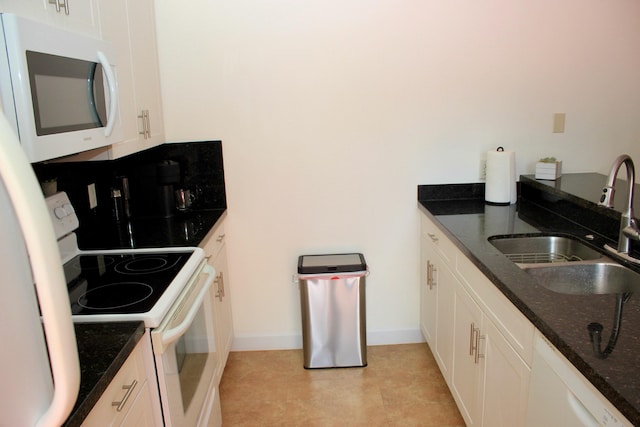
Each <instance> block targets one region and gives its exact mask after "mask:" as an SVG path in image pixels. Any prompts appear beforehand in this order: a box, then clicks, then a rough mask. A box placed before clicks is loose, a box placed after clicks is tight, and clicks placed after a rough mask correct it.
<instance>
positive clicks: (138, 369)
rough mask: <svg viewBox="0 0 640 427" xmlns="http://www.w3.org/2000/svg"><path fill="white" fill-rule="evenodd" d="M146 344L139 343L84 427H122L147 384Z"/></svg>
mask: <svg viewBox="0 0 640 427" xmlns="http://www.w3.org/2000/svg"><path fill="white" fill-rule="evenodd" d="M145 343H146V341H145V340H144V339H143V340H141V341H140V342H139V343H138V345H137V346H136V348H135V349H134V350H133V352H132V353H131V355H130V356H129V358H128V359H127V360H126V361H125V362H124V364H123V365H122V367H121V368H120V370H119V371H118V373H117V374H116V376H115V377H114V378H113V380H112V381H111V383H110V384H109V386H108V387H107V389H106V390H105V391H104V393H103V394H102V396H101V397H100V400H98V402H97V403H96V404H95V406H94V407H93V409H92V410H91V412H90V413H89V415H88V416H87V418H86V419H85V420H84V422H83V423H82V426H83V427H90V426H96V427H98V426H100V427H103V426H106V425H109V426H110V425H120V423H121V422H122V420H123V419H124V417H125V416H126V415H127V412H128V411H129V409H130V408H131V406H132V404H133V402H134V401H135V400H136V398H137V397H138V394H139V393H140V390H142V389H143V386H144V385H145V383H146V377H145V370H144V359H143V354H142V348H141V345H144V344H145ZM145 390H146V388H145ZM147 392H148V391H147ZM115 403H120V404H119V405H116V404H115Z"/></svg>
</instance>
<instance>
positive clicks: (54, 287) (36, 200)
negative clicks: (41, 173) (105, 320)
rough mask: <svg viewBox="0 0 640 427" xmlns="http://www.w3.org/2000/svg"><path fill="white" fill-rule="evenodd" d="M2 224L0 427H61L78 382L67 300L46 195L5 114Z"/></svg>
mask: <svg viewBox="0 0 640 427" xmlns="http://www.w3.org/2000/svg"><path fill="white" fill-rule="evenodd" d="M0 221H2V222H1V223H0V226H1V227H2V238H0V292H1V293H0V342H1V343H2V349H1V350H0V378H2V381H0V425H1V426H34V425H37V426H59V425H61V424H62V423H64V421H65V420H66V418H67V417H68V415H69V413H70V411H71V409H72V408H73V404H74V403H75V400H76V398H77V395H78V388H79V384H80V369H79V363H78V353H77V345H76V341H75V334H74V330H73V323H72V321H71V309H70V305H69V297H68V294H67V289H66V281H65V279H64V273H63V272H62V266H61V265H60V255H59V250H58V246H57V242H56V239H55V236H54V233H53V225H52V224H51V220H50V219H49V216H48V212H47V209H46V205H45V202H44V197H43V196H42V193H41V190H40V187H39V185H38V182H37V179H36V177H35V175H34V173H33V170H32V168H31V165H30V164H29V162H28V161H27V159H26V156H25V154H24V153H23V152H22V149H21V147H20V144H19V142H18V140H17V138H16V137H15V135H14V134H13V131H12V130H11V128H10V126H9V124H8V123H7V121H6V119H5V117H4V116H3V115H2V114H0ZM34 284H35V287H34ZM54 384H55V387H54V386H53V385H54Z"/></svg>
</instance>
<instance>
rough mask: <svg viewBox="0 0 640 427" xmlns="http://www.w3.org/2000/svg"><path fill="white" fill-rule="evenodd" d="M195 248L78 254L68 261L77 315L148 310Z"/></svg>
mask: <svg viewBox="0 0 640 427" xmlns="http://www.w3.org/2000/svg"><path fill="white" fill-rule="evenodd" d="M192 253H193V251H183V252H167V253H162V252H160V253H157V252H156V253H130V254H118V253H114V254H97V255H96V254H91V255H78V256H76V257H75V258H74V259H72V260H71V261H69V262H67V263H66V264H65V265H64V272H65V276H66V279H67V289H68V290H69V300H70V302H71V312H72V314H74V315H90V314H128V313H144V312H147V311H149V310H151V308H152V307H153V305H154V304H155V303H156V301H157V300H158V299H159V298H160V296H161V295H162V293H163V292H164V290H165V289H166V288H167V287H168V286H169V285H170V284H171V282H172V281H173V279H174V278H175V277H176V275H177V274H178V272H179V271H180V269H181V268H182V267H183V266H184V264H185V263H186V262H187V260H188V259H189V257H190V256H191V254H192Z"/></svg>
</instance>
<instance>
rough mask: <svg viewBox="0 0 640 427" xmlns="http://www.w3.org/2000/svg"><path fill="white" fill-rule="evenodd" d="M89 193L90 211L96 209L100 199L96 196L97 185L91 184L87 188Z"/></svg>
mask: <svg viewBox="0 0 640 427" xmlns="http://www.w3.org/2000/svg"><path fill="white" fill-rule="evenodd" d="M87 192H88V193H89V209H94V208H95V207H96V206H98V197H97V196H96V184H95V183H91V184H89V185H88V186H87Z"/></svg>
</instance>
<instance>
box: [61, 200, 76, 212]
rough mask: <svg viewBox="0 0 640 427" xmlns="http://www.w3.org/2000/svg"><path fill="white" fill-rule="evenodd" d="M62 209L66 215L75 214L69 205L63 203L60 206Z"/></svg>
mask: <svg viewBox="0 0 640 427" xmlns="http://www.w3.org/2000/svg"><path fill="white" fill-rule="evenodd" d="M62 209H64V211H65V212H66V213H67V215H73V213H74V212H75V211H74V210H73V206H71V203H65V204H64V205H62Z"/></svg>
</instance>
